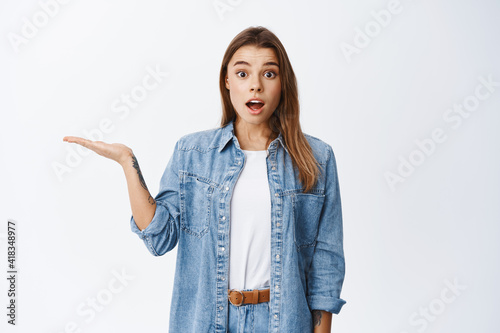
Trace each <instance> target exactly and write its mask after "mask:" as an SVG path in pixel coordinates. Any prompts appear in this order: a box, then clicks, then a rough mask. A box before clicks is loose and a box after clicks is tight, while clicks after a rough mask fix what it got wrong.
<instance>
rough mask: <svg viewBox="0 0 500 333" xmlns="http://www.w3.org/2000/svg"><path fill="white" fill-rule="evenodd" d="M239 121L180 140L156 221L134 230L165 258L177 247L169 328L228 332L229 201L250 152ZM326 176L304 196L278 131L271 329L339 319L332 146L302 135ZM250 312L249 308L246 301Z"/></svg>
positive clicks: (272, 178) (273, 166) (272, 177)
mask: <svg viewBox="0 0 500 333" xmlns="http://www.w3.org/2000/svg"><path fill="white" fill-rule="evenodd" d="M233 126H234V124H233V122H230V123H229V124H227V125H226V126H224V127H220V128H216V129H210V130H206V131H200V132H195V133H190V134H187V135H184V136H182V137H181V138H180V139H179V140H178V141H177V142H176V144H175V149H174V152H173V154H172V156H171V158H170V160H169V162H168V164H167V166H166V169H165V171H164V173H163V176H162V177H161V181H160V189H159V193H158V194H157V195H156V197H155V200H156V210H155V214H154V217H153V219H152V221H151V223H150V224H149V225H148V226H147V228H145V229H144V230H142V231H141V230H139V228H138V227H137V225H136V224H135V221H134V217H133V216H132V217H131V219H130V226H131V228H132V231H133V232H134V233H136V234H137V235H138V236H139V238H140V239H142V240H143V242H144V244H145V245H146V247H147V249H148V250H149V252H150V253H151V254H152V255H154V256H161V255H164V254H165V253H167V252H168V251H170V250H172V249H173V248H174V247H175V246H176V245H178V248H177V261H176V267H175V277H174V289H173V293H172V299H171V309H170V330H169V332H175V333H179V332H193V333H202V332H220V333H222V332H226V331H227V321H228V306H229V305H228V296H227V295H228V280H229V276H228V270H229V253H228V252H229V226H230V223H229V221H230V201H231V195H232V193H233V189H234V186H235V184H236V182H237V180H238V176H239V174H240V173H241V171H242V169H243V166H244V165H245V155H244V153H243V151H242V150H241V148H240V145H239V142H238V139H237V137H236V136H235V135H234V131H233ZM304 135H305V137H306V139H307V140H308V142H309V144H310V146H311V148H312V150H313V154H314V156H315V157H316V160H317V161H318V163H319V164H320V166H321V169H323V171H324V172H322V173H321V176H320V177H319V179H318V182H317V184H316V185H315V187H314V188H313V189H312V191H311V192H308V193H307V194H305V193H302V189H301V184H300V182H299V178H298V176H299V173H298V169H296V168H294V167H293V165H292V160H291V157H290V155H289V153H288V150H287V148H286V147H285V145H284V141H283V137H282V135H281V133H280V134H279V135H278V137H277V138H276V139H275V140H273V141H272V143H271V144H270V145H269V147H268V149H267V158H266V163H267V176H268V181H269V190H270V192H271V276H270V278H271V280H270V301H269V302H270V303H269V309H270V315H269V326H268V328H269V332H283V333H285V332H286V333H293V332H297V333H304V332H313V321H312V315H311V311H312V310H325V311H328V312H331V313H335V314H338V313H339V311H340V309H341V308H342V306H343V305H344V304H345V303H346V302H345V301H344V300H343V299H341V298H340V292H341V289H342V284H343V281H344V273H345V263H344V251H343V231H342V209H341V203H340V192H339V182H338V177H337V166H336V161H335V156H334V154H333V150H332V148H331V146H330V145H329V144H327V143H325V142H323V141H321V140H320V139H318V138H315V137H313V136H311V135H308V134H305V133H304ZM242 306H244V305H242Z"/></svg>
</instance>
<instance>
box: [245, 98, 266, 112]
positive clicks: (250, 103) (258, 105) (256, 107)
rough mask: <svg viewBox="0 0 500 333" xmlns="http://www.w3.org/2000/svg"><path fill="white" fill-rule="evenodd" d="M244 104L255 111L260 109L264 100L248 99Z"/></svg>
mask: <svg viewBox="0 0 500 333" xmlns="http://www.w3.org/2000/svg"><path fill="white" fill-rule="evenodd" d="M246 105H247V106H248V107H249V108H250V109H252V110H254V111H257V110H260V109H262V107H263V106H264V102H262V101H259V100H250V101H248V102H247V103H246Z"/></svg>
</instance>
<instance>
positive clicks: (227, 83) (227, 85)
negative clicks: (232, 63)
mask: <svg viewBox="0 0 500 333" xmlns="http://www.w3.org/2000/svg"><path fill="white" fill-rule="evenodd" d="M224 80H225V83H226V89H227V90H229V78H228V77H227V74H226V77H225V78H224Z"/></svg>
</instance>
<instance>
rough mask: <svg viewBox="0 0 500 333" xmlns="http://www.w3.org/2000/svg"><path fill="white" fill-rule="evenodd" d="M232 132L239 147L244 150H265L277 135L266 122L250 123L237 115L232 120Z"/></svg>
mask: <svg viewBox="0 0 500 333" xmlns="http://www.w3.org/2000/svg"><path fill="white" fill-rule="evenodd" d="M234 134H235V135H236V137H237V138H238V142H239V144H240V148H241V149H244V150H266V149H267V147H268V146H269V144H270V143H271V141H273V140H274V139H275V138H276V137H277V135H276V133H274V132H273V131H272V130H271V128H270V127H269V125H268V124H267V122H263V123H261V124H250V123H248V122H246V121H242V120H241V119H240V118H239V117H237V118H236V121H235V122H234Z"/></svg>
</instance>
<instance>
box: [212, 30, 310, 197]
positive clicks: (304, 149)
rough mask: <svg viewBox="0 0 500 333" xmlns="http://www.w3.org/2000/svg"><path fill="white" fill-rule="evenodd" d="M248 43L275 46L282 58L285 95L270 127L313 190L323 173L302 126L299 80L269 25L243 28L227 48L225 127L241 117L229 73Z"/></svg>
mask: <svg viewBox="0 0 500 333" xmlns="http://www.w3.org/2000/svg"><path fill="white" fill-rule="evenodd" d="M246 45H253V46H256V47H259V48H270V49H273V50H274V52H275V54H276V57H277V58H278V63H279V66H280V76H281V80H280V81H281V99H280V102H279V104H278V107H277V108H276V110H275V111H274V112H273V114H272V115H271V117H270V118H269V127H270V128H271V130H272V136H274V138H276V137H277V136H278V133H281V135H282V136H283V139H284V141H285V145H286V147H287V149H288V152H289V154H290V157H291V159H292V163H293V165H294V167H296V168H297V169H298V170H299V180H300V182H301V185H302V188H303V191H304V192H309V190H310V189H312V188H313V187H314V186H315V185H316V182H317V179H318V177H319V173H320V171H319V167H318V166H319V164H318V163H317V161H316V159H315V157H314V155H313V152H312V149H311V146H310V145H309V143H308V141H307V139H306V138H305V136H304V134H303V133H302V129H301V128H300V121H299V113H300V110H299V98H298V90H297V80H296V78H295V73H294V72H293V69H292V65H291V63H290V60H289V59H288V55H287V53H286V51H285V48H284V47H283V45H282V44H281V42H280V40H279V39H278V37H276V35H275V34H274V33H272V32H271V31H270V30H268V29H267V28H264V27H261V26H258V27H249V28H247V29H245V30H243V31H242V32H240V33H239V34H238V35H236V37H234V38H233V40H232V41H231V43H229V46H228V47H227V49H226V53H225V54H224V58H223V59H222V65H221V69H220V77H219V88H220V94H221V99H222V119H221V127H224V126H226V125H227V124H228V123H229V122H230V121H231V120H236V117H237V114H236V112H235V110H234V107H233V104H232V103H231V98H230V96H229V90H228V89H227V88H226V84H225V77H226V74H227V68H228V64H229V61H230V60H231V58H232V57H233V55H234V53H235V52H236V51H237V50H238V49H239V48H240V47H242V46H246ZM268 143H269V142H268Z"/></svg>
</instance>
